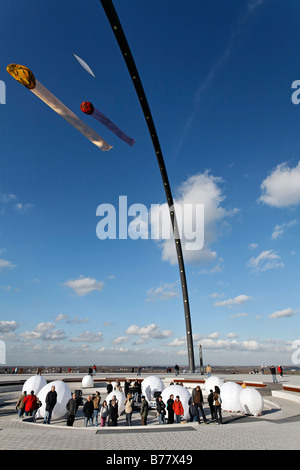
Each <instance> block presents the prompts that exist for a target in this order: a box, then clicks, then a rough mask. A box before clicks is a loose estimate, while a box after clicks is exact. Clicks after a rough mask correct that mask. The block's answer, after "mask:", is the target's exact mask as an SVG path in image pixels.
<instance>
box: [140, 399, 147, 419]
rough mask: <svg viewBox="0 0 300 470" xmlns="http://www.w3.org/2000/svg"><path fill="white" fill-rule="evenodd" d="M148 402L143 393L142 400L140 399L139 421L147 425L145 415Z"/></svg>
mask: <svg viewBox="0 0 300 470" xmlns="http://www.w3.org/2000/svg"><path fill="white" fill-rule="evenodd" d="M148 408H149V407H148V402H147V400H146V398H145V397H144V395H143V396H142V401H141V409H140V415H141V422H142V425H143V426H146V425H147V417H148Z"/></svg>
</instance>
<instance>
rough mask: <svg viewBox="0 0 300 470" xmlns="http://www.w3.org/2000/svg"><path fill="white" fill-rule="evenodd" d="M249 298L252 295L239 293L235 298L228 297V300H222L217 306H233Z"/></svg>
mask: <svg viewBox="0 0 300 470" xmlns="http://www.w3.org/2000/svg"><path fill="white" fill-rule="evenodd" d="M247 300H251V297H249V295H243V294H241V295H238V296H237V297H235V298H234V299H228V300H222V301H220V302H216V303H215V307H225V306H226V307H232V306H234V305H241V304H243V303H244V302H246V301H247Z"/></svg>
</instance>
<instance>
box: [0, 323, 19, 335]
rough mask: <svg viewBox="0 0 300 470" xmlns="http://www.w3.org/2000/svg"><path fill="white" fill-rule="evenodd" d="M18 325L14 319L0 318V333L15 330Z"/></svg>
mask: <svg viewBox="0 0 300 470" xmlns="http://www.w3.org/2000/svg"><path fill="white" fill-rule="evenodd" d="M18 326H19V323H17V322H16V321H14V320H11V321H9V320H2V321H0V333H1V334H5V333H11V332H12V331H15V330H16V329H17V328H18Z"/></svg>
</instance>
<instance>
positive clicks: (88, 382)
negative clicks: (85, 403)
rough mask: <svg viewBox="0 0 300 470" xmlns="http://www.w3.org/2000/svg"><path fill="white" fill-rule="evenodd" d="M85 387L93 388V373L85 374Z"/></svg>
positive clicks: (83, 381) (83, 383)
mask: <svg viewBox="0 0 300 470" xmlns="http://www.w3.org/2000/svg"><path fill="white" fill-rule="evenodd" d="M81 385H82V387H83V388H91V387H93V386H94V379H93V377H92V376H91V375H85V376H84V377H83V379H82V381H81Z"/></svg>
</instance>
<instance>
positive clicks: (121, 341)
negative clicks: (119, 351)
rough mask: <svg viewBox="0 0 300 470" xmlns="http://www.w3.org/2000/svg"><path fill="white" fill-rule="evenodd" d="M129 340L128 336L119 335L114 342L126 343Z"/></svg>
mask: <svg viewBox="0 0 300 470" xmlns="http://www.w3.org/2000/svg"><path fill="white" fill-rule="evenodd" d="M128 341H129V338H128V336H118V337H117V338H115V339H114V340H113V341H112V344H124V343H128Z"/></svg>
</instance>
